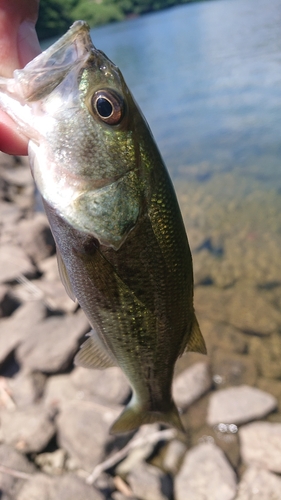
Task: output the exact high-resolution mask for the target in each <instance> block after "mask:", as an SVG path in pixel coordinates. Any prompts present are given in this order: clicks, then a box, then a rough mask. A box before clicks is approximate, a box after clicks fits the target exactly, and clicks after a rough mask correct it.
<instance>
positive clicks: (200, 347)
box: [180, 313, 207, 355]
mask: <svg viewBox="0 0 281 500" xmlns="http://www.w3.org/2000/svg"><path fill="white" fill-rule="evenodd" d="M187 351H192V352H199V353H201V354H207V348H206V344H205V340H204V338H203V335H202V333H201V330H200V326H199V324H198V321H197V318H196V316H195V313H194V314H193V319H192V326H191V331H190V332H189V333H188V335H186V336H185V338H184V340H183V344H182V350H181V352H180V355H181V354H183V353H185V352H187Z"/></svg>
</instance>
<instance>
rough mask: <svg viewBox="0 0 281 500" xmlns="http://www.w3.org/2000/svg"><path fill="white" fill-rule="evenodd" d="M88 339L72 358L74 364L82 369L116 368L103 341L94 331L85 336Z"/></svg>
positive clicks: (115, 363)
mask: <svg viewBox="0 0 281 500" xmlns="http://www.w3.org/2000/svg"><path fill="white" fill-rule="evenodd" d="M87 335H88V336H89V338H88V339H87V340H86V342H84V344H82V345H81V347H80V351H79V352H78V353H77V354H76V356H75V358H74V363H75V364H76V365H78V366H83V367H84V368H99V369H100V370H103V369H104V368H111V367H112V366H118V364H117V362H116V361H115V359H114V357H113V356H112V355H111V353H110V352H109V350H108V348H107V347H106V345H105V343H104V342H103V340H102V339H101V338H100V336H99V335H98V334H97V332H95V331H94V330H91V331H90V333H88V334H87Z"/></svg>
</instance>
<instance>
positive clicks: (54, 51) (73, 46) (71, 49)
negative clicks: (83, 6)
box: [0, 21, 95, 141]
mask: <svg viewBox="0 0 281 500" xmlns="http://www.w3.org/2000/svg"><path fill="white" fill-rule="evenodd" d="M94 50H95V48H94V46H93V43H92V40H91V38H90V27H89V25H88V24H87V23H85V22H84V21H76V22H75V23H74V24H73V25H72V26H71V27H70V28H69V30H68V31H67V33H65V35H63V36H62V37H61V38H60V39H59V40H58V41H57V42H55V43H54V44H53V45H51V46H50V47H49V48H48V49H47V50H45V51H44V52H42V53H41V54H39V55H38V56H37V57H35V59H33V60H32V61H31V62H29V63H28V64H27V65H26V66H25V67H24V68H23V69H17V70H15V71H14V75H13V76H14V77H13V78H4V77H0V107H1V108H2V109H3V111H5V112H6V113H7V114H8V115H9V116H10V117H11V118H12V119H13V120H14V122H15V123H16V125H17V128H18V130H19V132H21V133H22V134H23V135H25V136H26V137H27V138H28V139H33V140H36V141H38V137H39V135H38V130H37V128H36V124H35V121H34V119H35V118H36V117H35V118H34V114H33V110H34V109H35V108H34V106H35V107H36V109H37V114H38V113H39V114H40V112H41V114H42V113H43V112H42V111H40V106H41V104H40V102H41V101H43V100H44V98H45V97H47V96H48V95H49V94H51V92H52V91H53V90H54V89H56V87H58V85H59V84H60V83H61V82H62V81H63V80H64V78H65V77H67V75H68V74H69V73H70V72H72V71H73V70H74V73H75V74H76V75H77V74H79V72H80V70H81V68H82V67H83V66H84V65H85V64H87V60H88V59H89V57H90V56H91V54H92V53H93V51H94ZM38 110H39V111H38ZM35 114H36V113H35Z"/></svg>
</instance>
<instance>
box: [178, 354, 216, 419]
mask: <svg viewBox="0 0 281 500" xmlns="http://www.w3.org/2000/svg"><path fill="white" fill-rule="evenodd" d="M211 385H212V377H211V374H210V367H209V365H208V363H206V362H204V361H202V362H201V363H200V362H199V363H195V364H194V365H193V366H191V367H190V368H187V369H186V370H184V371H183V372H182V373H180V375H178V376H177V377H176V378H175V379H174V382H173V396H174V400H175V403H176V405H177V406H179V407H180V408H182V409H186V408H187V407H188V406H189V405H191V404H192V403H193V402H194V401H196V399H199V398H200V397H201V396H202V395H203V394H205V392H207V391H208V390H209V389H210V387H211Z"/></svg>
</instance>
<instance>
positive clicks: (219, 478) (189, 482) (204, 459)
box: [175, 443, 236, 500]
mask: <svg viewBox="0 0 281 500" xmlns="http://www.w3.org/2000/svg"><path fill="white" fill-rule="evenodd" d="M235 494H236V477H235V473H234V471H233V469H232V468H231V466H230V465H229V463H228V461H227V460H226V458H225V455H224V453H223V452H222V451H221V449H220V448H219V447H218V446H216V445H214V444H211V443H202V444H199V445H198V446H195V447H194V448H192V449H191V450H190V451H188V452H187V453H186V455H185V458H184V460H183V464H182V466H181V469H180V471H179V473H178V475H177V476H176V478H175V498H176V500H187V498H188V500H198V499H199V498H200V499H201V498H202V499H203V498H208V500H233V499H234V498H235Z"/></svg>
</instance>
